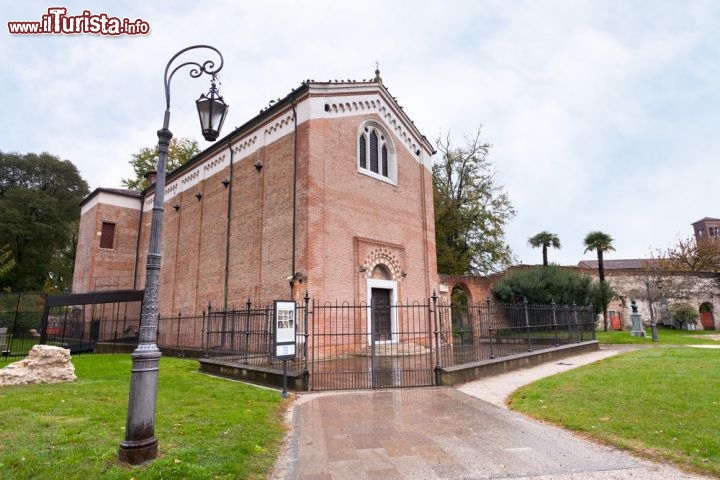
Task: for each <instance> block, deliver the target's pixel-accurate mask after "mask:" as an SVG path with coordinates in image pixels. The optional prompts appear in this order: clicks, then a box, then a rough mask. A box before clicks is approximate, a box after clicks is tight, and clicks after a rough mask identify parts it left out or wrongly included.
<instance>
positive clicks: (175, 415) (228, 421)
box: [0, 355, 286, 480]
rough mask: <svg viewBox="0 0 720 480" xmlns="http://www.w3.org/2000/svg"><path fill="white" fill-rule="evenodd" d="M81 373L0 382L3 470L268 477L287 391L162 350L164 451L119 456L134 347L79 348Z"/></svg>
mask: <svg viewBox="0 0 720 480" xmlns="http://www.w3.org/2000/svg"><path fill="white" fill-rule="evenodd" d="M73 364H74V365H75V373H76V375H77V376H78V380H77V381H76V382H73V383H62V384H53V385H34V386H17V387H3V388H1V389H0V478H12V479H63V480H69V479H83V480H90V479H99V478H102V479H123V480H129V479H135V480H143V479H161V478H164V479H193V480H195V479H236V478H237V479H240V478H242V479H244V478H248V479H261V478H265V476H266V474H267V472H268V471H269V469H270V468H271V467H272V464H273V461H274V459H275V457H276V454H277V449H278V447H279V445H280V442H281V441H282V438H283V436H284V433H285V429H284V425H283V414H284V409H285V406H286V405H285V402H284V401H283V400H282V399H281V398H280V393H279V392H277V391H272V390H268V389H263V388H257V387H252V386H248V385H245V384H241V383H237V382H230V381H227V380H222V379H218V378H213V377H208V376H206V375H202V374H199V373H196V370H197V366H198V364H197V361H195V360H185V359H176V358H166V357H163V358H161V361H160V380H159V387H158V400H157V418H156V423H155V434H156V436H157V437H158V439H159V446H160V458H158V459H157V460H155V461H153V462H152V463H151V464H150V465H148V466H143V467H129V466H126V465H123V464H120V463H119V462H118V461H117V452H118V446H119V444H120V442H121V441H122V440H124V438H125V436H124V430H125V421H126V418H127V402H128V394H129V389H130V364H131V362H130V357H129V356H128V355H84V356H82V355H81V356H75V357H73Z"/></svg>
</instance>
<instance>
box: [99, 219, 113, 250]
mask: <svg viewBox="0 0 720 480" xmlns="http://www.w3.org/2000/svg"><path fill="white" fill-rule="evenodd" d="M114 247H115V224H114V223H109V222H103V224H102V229H101V230H100V248H114Z"/></svg>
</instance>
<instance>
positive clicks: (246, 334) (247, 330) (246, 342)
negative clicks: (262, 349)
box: [243, 298, 252, 363]
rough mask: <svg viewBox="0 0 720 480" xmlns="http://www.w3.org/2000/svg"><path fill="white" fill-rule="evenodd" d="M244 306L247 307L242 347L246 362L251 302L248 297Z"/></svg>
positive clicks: (248, 347) (248, 350)
mask: <svg viewBox="0 0 720 480" xmlns="http://www.w3.org/2000/svg"><path fill="white" fill-rule="evenodd" d="M245 306H246V309H247V316H246V317H245V348H243V356H244V359H243V362H244V363H248V355H249V352H250V307H252V302H251V301H250V299H249V298H248V299H247V302H245Z"/></svg>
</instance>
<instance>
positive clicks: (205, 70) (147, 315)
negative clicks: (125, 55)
mask: <svg viewBox="0 0 720 480" xmlns="http://www.w3.org/2000/svg"><path fill="white" fill-rule="evenodd" d="M194 49H208V50H212V51H213V52H215V53H216V54H217V55H218V56H219V57H220V65H219V66H218V67H217V68H215V62H214V61H212V60H206V61H205V62H203V63H202V64H200V63H197V62H194V61H187V62H183V63H181V64H179V65H177V66H176V67H175V68H173V70H172V71H171V70H170V67H171V66H172V64H173V62H175V59H177V58H178V57H179V56H180V55H182V54H183V53H185V52H187V51H189V50H194ZM185 67H191V68H190V72H189V73H190V76H191V77H192V78H198V77H200V76H201V75H203V74H206V75H210V77H211V79H212V80H211V86H210V92H209V94H208V96H206V95H204V94H203V95H201V96H200V98H199V99H198V100H197V102H196V103H197V109H198V115H199V116H200V124H201V127H202V132H203V136H204V137H205V139H206V140H209V141H213V140H216V139H217V137H218V135H219V134H220V128H222V124H223V121H224V120H225V115H227V109H228V106H227V104H226V103H225V102H224V101H223V99H222V97H221V96H220V94H219V92H218V90H217V88H216V86H215V80H216V75H217V73H218V72H219V71H220V70H222V68H223V56H222V54H220V52H219V51H218V50H217V49H216V48H215V47H211V46H209V45H194V46H192V47H187V48H184V49H182V50H180V51H179V52H178V53H176V54H175V55H173V57H172V58H171V59H170V61H169V62H168V64H167V66H166V67H165V117H164V120H163V127H162V129H161V130H158V132H157V135H158V152H159V153H158V164H157V177H156V180H155V198H154V201H153V209H152V219H151V224H150V245H149V247H148V255H147V268H146V274H145V294H144V297H143V305H142V312H141V314H140V337H139V341H138V346H137V348H136V349H135V351H134V352H133V353H132V354H131V355H130V357H131V358H132V370H131V375H130V398H129V401H128V416H127V424H126V427H125V440H124V441H123V442H121V443H120V451H119V453H118V458H119V460H120V461H122V462H126V463H129V464H132V465H138V464H141V463H145V462H147V461H149V460H152V459H154V458H156V457H157V454H158V440H157V438H156V437H155V403H156V400H157V384H158V366H159V363H160V355H161V354H160V350H159V349H158V347H157V328H158V286H159V283H160V258H161V257H160V240H161V237H162V224H163V203H164V201H165V167H166V165H167V152H168V146H169V145H170V140H171V139H172V133H171V132H170V130H168V127H169V126H170V81H171V80H172V77H173V75H175V72H177V71H178V70H180V69H181V68H185Z"/></svg>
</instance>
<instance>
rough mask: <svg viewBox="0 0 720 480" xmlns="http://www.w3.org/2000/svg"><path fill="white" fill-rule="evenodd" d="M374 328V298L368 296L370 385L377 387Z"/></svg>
mask: <svg viewBox="0 0 720 480" xmlns="http://www.w3.org/2000/svg"><path fill="white" fill-rule="evenodd" d="M376 329H377V325H376V318H375V299H374V298H370V386H371V387H372V388H377V363H376V362H377V358H376V355H377V352H376V351H375V335H376V334H377V331H376Z"/></svg>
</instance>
